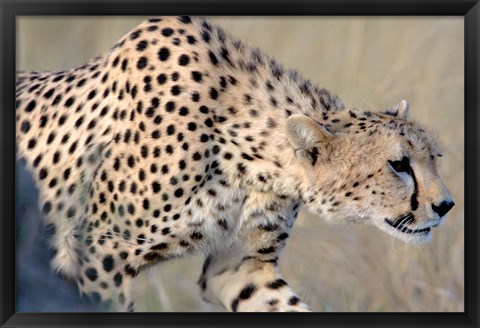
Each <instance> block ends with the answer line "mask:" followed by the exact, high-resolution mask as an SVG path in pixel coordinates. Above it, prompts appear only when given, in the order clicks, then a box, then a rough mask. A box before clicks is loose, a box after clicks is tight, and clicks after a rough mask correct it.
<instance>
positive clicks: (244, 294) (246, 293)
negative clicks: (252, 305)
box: [238, 284, 256, 300]
mask: <svg viewBox="0 0 480 328" xmlns="http://www.w3.org/2000/svg"><path fill="white" fill-rule="evenodd" d="M255 291H256V287H255V286H254V285H252V284H249V285H247V286H245V287H244V288H243V289H242V290H241V291H240V294H239V295H238V298H239V299H241V300H246V299H249V298H250V297H251V296H252V295H253V293H254V292H255Z"/></svg>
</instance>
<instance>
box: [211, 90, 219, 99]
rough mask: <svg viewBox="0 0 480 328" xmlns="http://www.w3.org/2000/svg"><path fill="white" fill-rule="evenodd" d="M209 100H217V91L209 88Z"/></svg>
mask: <svg viewBox="0 0 480 328" xmlns="http://www.w3.org/2000/svg"><path fill="white" fill-rule="evenodd" d="M210 98H212V99H214V100H215V99H217V98H218V91H217V89H215V88H210Z"/></svg>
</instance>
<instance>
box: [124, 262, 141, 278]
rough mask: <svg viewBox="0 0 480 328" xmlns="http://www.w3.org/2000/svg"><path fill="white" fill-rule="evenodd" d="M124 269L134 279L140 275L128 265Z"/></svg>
mask: <svg viewBox="0 0 480 328" xmlns="http://www.w3.org/2000/svg"><path fill="white" fill-rule="evenodd" d="M124 269H125V273H126V274H128V275H130V276H132V277H135V276H136V275H137V274H138V270H137V269H135V268H134V267H132V266H130V265H128V264H126V265H125V268H124Z"/></svg>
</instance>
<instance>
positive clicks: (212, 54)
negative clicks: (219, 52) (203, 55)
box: [208, 50, 218, 66]
mask: <svg viewBox="0 0 480 328" xmlns="http://www.w3.org/2000/svg"><path fill="white" fill-rule="evenodd" d="M208 56H209V57H210V61H211V62H212V64H213V65H215V66H217V65H218V59H217V57H216V56H215V54H214V53H213V52H212V51H211V50H210V51H209V52H208Z"/></svg>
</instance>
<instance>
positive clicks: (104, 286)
mask: <svg viewBox="0 0 480 328" xmlns="http://www.w3.org/2000/svg"><path fill="white" fill-rule="evenodd" d="M101 265H102V263H100V261H98V258H95V257H89V261H88V262H84V263H83V267H82V269H81V272H80V273H79V277H78V279H77V285H78V288H79V290H80V293H81V295H82V296H84V297H88V298H89V299H91V300H93V301H94V302H95V303H96V304H99V306H100V308H101V309H102V310H103V309H105V311H108V312H111V311H114V312H134V300H133V279H134V277H133V276H132V275H129V274H127V273H125V272H123V271H118V272H112V273H111V274H109V275H103V273H101V272H99V271H98V270H97V268H100V267H101Z"/></svg>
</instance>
